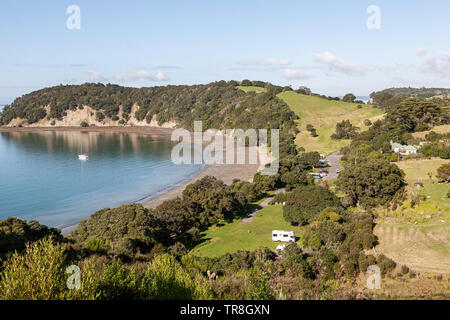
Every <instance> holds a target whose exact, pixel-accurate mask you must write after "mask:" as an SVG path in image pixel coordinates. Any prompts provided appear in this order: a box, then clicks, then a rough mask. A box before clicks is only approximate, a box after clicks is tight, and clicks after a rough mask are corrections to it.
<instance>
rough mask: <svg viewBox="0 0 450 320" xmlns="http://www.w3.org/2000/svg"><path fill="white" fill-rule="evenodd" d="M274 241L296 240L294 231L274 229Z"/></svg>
mask: <svg viewBox="0 0 450 320" xmlns="http://www.w3.org/2000/svg"><path fill="white" fill-rule="evenodd" d="M272 241H277V242H295V235H294V231H283V230H273V231H272Z"/></svg>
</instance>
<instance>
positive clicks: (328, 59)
mask: <svg viewBox="0 0 450 320" xmlns="http://www.w3.org/2000/svg"><path fill="white" fill-rule="evenodd" d="M312 57H313V59H314V61H315V62H318V63H322V64H324V65H326V66H327V67H328V70H329V71H333V72H340V73H344V74H346V75H349V76H361V75H363V74H365V73H366V72H367V71H369V70H370V69H371V68H370V67H369V66H367V65H362V64H355V63H350V62H346V61H344V60H342V59H341V58H339V57H338V56H335V55H334V54H332V53H330V52H324V53H313V54H312Z"/></svg>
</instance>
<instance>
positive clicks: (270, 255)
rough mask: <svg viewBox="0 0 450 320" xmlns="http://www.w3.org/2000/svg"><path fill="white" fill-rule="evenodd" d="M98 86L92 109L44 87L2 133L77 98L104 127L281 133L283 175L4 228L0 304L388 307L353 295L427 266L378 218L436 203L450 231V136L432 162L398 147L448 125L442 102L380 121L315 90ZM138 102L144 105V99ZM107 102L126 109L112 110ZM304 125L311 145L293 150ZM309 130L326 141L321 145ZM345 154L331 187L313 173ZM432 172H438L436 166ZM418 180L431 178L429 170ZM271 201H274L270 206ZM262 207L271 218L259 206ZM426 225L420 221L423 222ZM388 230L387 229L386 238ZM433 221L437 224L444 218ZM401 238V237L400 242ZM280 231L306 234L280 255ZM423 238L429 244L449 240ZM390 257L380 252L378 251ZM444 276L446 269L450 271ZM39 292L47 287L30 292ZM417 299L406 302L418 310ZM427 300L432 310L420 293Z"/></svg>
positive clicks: (434, 140) (417, 104)
mask: <svg viewBox="0 0 450 320" xmlns="http://www.w3.org/2000/svg"><path fill="white" fill-rule="evenodd" d="M85 86H88V87H89V86H91V85H85ZM92 86H94V87H95V89H96V90H98V91H95V92H97V94H99V96H98V97H96V96H94V97H92V99H93V100H89V99H90V98H86V95H87V96H89V94H87V93H86V95H78V93H80V91H78V90H80V88H83V86H66V87H67V88H58V89H56V90H55V89H54V88H53V90H49V91H45V89H44V91H43V92H40V93H39V94H38V95H37V96H35V97H37V98H38V99H37V100H39V99H42V100H40V102H39V103H37V104H34V105H32V106H33V107H31V108H30V109H27V108H25V107H24V105H25V102H24V101H25V100H23V101H22V100H18V101H16V102H17V103H16V104H15V105H14V104H13V105H12V106H10V107H7V108H6V112H4V113H3V114H2V121H4V122H3V123H7V122H8V121H10V120H11V119H13V118H14V117H18V116H19V117H21V118H24V119H27V120H28V121H29V122H32V121H39V118H40V117H41V116H42V112H41V110H40V108H43V107H42V106H46V105H48V104H49V101H50V102H52V101H54V100H51V99H50V100H46V99H47V98H49V97H48V95H50V96H51V95H52V93H53V94H54V93H55V92H57V91H58V90H63V91H64V90H69V93H67V92H64V93H61V97H71V99H72V98H73V99H74V100H71V101H74V103H72V104H70V103H69V105H70V106H72V107H73V108H80V107H83V105H84V104H85V102H82V103H80V101H83V99H88V100H87V102H86V105H89V106H90V107H92V108H94V109H95V110H97V111H96V112H98V115H97V118H98V119H100V118H102V116H104V117H111V119H112V117H113V116H117V117H118V118H120V119H121V120H124V121H125V120H126V119H127V117H128V116H129V115H131V110H132V109H133V105H135V104H137V105H139V109H137V110H135V112H134V115H133V116H134V117H137V119H140V120H146V121H147V123H149V122H151V119H152V118H153V115H156V117H157V119H158V121H159V122H160V123H163V122H166V121H175V122H177V123H178V124H179V125H180V126H183V127H186V128H191V126H192V122H193V120H194V119H195V120H197V118H196V117H200V118H198V119H203V120H204V121H206V123H207V127H214V126H216V127H217V128H223V127H224V126H225V127H230V126H231V127H241V128H244V129H245V128H248V127H251V126H254V127H256V128H273V126H276V127H277V128H280V129H282V134H281V136H280V139H281V141H280V159H279V160H280V166H279V170H278V173H277V174H275V175H273V176H264V175H262V174H260V173H257V174H255V176H254V178H253V181H252V182H249V181H240V180H238V179H235V180H233V182H232V184H231V185H227V184H225V183H224V182H222V181H221V180H218V179H216V178H214V177H210V176H207V177H204V178H202V179H200V180H197V181H196V182H194V183H192V184H189V185H188V186H187V187H186V188H185V190H184V191H183V193H182V195H181V196H180V197H178V198H175V199H171V200H167V201H165V202H163V203H162V204H161V205H159V206H158V207H156V208H154V209H146V208H144V207H143V206H142V205H140V204H130V205H125V206H121V207H118V208H106V209H103V210H99V211H97V212H95V213H94V214H93V215H91V217H90V218H89V219H88V220H85V221H82V222H80V223H79V225H78V226H77V228H76V229H75V230H74V231H73V232H72V233H71V234H70V235H69V236H68V237H65V238H63V237H62V236H61V234H60V232H59V231H58V230H55V229H49V228H47V227H45V226H41V225H39V224H37V223H35V222H25V221H21V220H18V219H11V218H10V219H8V220H6V221H3V222H1V224H0V240H1V241H0V245H1V252H2V253H3V255H2V256H1V257H0V265H1V269H0V298H2V299H104V300H111V299H234V300H236V299H261V300H264V299H266V300H267V299H356V298H367V299H369V298H377V297H383V296H382V295H381V292H377V291H376V292H374V293H373V294H372V295H370V296H369V295H367V294H366V293H365V291H364V290H362V289H360V288H358V286H357V284H358V281H361V279H363V278H364V275H365V273H366V272H367V269H368V267H369V266H371V265H374V264H376V265H377V266H379V267H380V270H381V273H382V277H383V278H384V281H387V280H388V279H397V278H399V279H401V281H402V284H403V282H406V281H410V280H412V279H415V278H416V277H417V272H416V270H414V269H413V268H416V267H417V265H414V264H412V265H411V263H410V262H411V261H409V260H408V259H405V257H403V256H401V255H398V254H396V252H393V251H392V250H391V251H389V248H386V239H389V240H390V241H392V242H395V240H396V238H395V237H394V235H392V234H391V233H390V231H388V229H387V228H386V229H381V228H379V226H377V224H376V221H377V220H376V219H377V218H378V219H380V218H385V217H389V218H392V217H394V216H395V215H397V214H408V212H409V211H408V210H409V209H414V210H415V211H414V212H415V213H416V214H417V211H416V210H417V208H424V207H425V206H430V203H431V202H433V203H432V205H434V206H435V207H434V208H433V210H435V209H437V208H439V210H440V209H441V208H442V212H439V215H437V216H436V217H434V216H431V215H430V218H429V219H441V220H442V221H444V222H440V223H442V225H443V226H446V225H447V224H448V221H447V220H448V213H447V211H448V206H447V203H448V195H447V194H446V193H445V192H444V191H446V190H448V161H446V160H445V159H446V158H445V157H446V152H447V151H446V150H447V149H446V148H448V138H449V137H448V134H447V133H445V132H444V133H441V132H440V133H437V132H434V131H429V132H428V133H427V134H426V136H425V137H424V139H426V142H428V144H425V145H426V146H427V148H428V149H427V148H425V147H424V148H423V150H425V151H420V152H422V155H423V156H424V157H428V156H432V155H434V154H435V153H436V151H430V152H429V153H427V152H428V151H427V150H435V149H433V148H437V149H439V151H438V152H437V153H438V154H439V156H440V157H441V158H442V159H432V160H425V159H422V160H414V161H413V160H407V161H406V159H403V160H402V161H399V160H400V158H399V157H398V156H397V157H395V155H394V156H393V153H392V152H391V147H390V142H391V141H395V142H398V143H413V142H414V143H416V142H417V143H418V137H415V136H414V134H415V133H417V132H422V131H426V130H430V129H432V128H433V127H436V126H442V125H448V124H449V117H448V109H447V108H445V107H442V106H440V105H439V104H438V103H436V102H435V101H433V100H422V99H417V98H407V99H404V100H402V101H399V102H398V103H396V105H394V106H392V107H389V108H387V107H386V108H384V109H385V110H386V111H385V114H383V113H384V111H382V110H381V109H379V108H373V107H372V106H370V105H365V104H361V103H360V102H357V101H356V100H355V99H356V98H355V97H354V95H351V94H350V95H347V96H346V97H345V100H346V101H347V102H345V101H342V99H339V98H337V99H334V98H331V97H329V98H326V97H320V96H317V95H314V94H313V93H311V92H310V90H307V88H299V89H298V90H296V91H294V90H292V89H291V88H286V87H284V88H283V87H277V86H273V85H270V84H268V83H264V82H256V81H250V80H244V81H242V82H236V81H234V82H233V81H230V82H228V83H226V82H223V81H222V82H217V83H213V84H209V85H204V86H168V87H164V88H163V87H159V88H158V87H155V88H150V89H148V88H143V89H131V88H130V90H128V89H124V88H121V87H118V86H117V87H114V86H111V85H109V86H103V85H101V86H99V85H92ZM255 88H260V89H255ZM85 89H86V88H85ZM241 89H242V90H241ZM246 89H247V90H246ZM72 90H73V91H72ZM104 90H106V91H104ZM146 90H148V91H146ZM255 90H258V91H260V92H259V93H255V92H254V91H255ZM246 91H247V92H246ZM45 93H48V95H47V94H45ZM147 93H148V94H147ZM35 94H36V93H35ZM140 95H143V96H142V97H144V99H147V100H145V101H144V100H139V99H140V97H141V96H140ZM57 96H59V95H57ZM57 96H54V98H56V102H55V103H56V104H55V105H56V106H57V105H58V102H57V101H59V100H58V99H59V98H57ZM81 97H84V98H81ZM106 97H113V98H111V99H118V100H117V101H113V103H112V104H107V103H106V104H105V101H106V100H103V99H104V98H105V99H106ZM125 97H127V98H126V99H125ZM28 98H30V97H27V98H26V99H28ZM128 98H130V99H129V100H127V99H128ZM135 98H136V99H135ZM30 99H31V98H30ZM78 99H81V100H78ZM122 99H124V100H122ZM30 101H31V100H30ZM96 101H100V102H99V104H96V103H94V102H96ZM127 101H128V102H129V103H128V102H127ZM353 101H354V102H355V103H354V102H353ZM169 102H170V103H169ZM22 103H24V104H23V105H21V104H22ZM130 103H131V105H130ZM26 104H27V105H28V103H26ZM63 105H64V106H65V105H66V103H64V104H63ZM112 105H115V106H119V109H117V108H115V107H114V108H112V107H111V106H112ZM108 106H110V107H108ZM51 108H52V107H50V110H52V109H51ZM64 108H65V107H62V109H58V107H56V108H55V107H53V110H54V111H56V113H55V114H54V116H55V118H57V117H58V116H59V117H63V116H64V110H67V109H64ZM247 109H248V111H247ZM20 110H22V111H20ZM42 110H44V111H45V108H43V109H42ZM58 110H59V111H58ZM233 110H234V111H233ZM235 110H238V111H236V113H235ZM119 111H121V112H122V113H121V114H120V116H119V113H120V112H119ZM222 111H223V113H221V112H222ZM16 112H17V113H16ZM20 112H23V113H20ZM124 112H125V114H126V116H125V117H124V116H123V113H124ZM19 113H20V114H19ZM47 116H48V115H44V117H47ZM51 117H53V116H51ZM183 117H184V118H183ZM298 119H300V121H299V123H298V122H296V121H297V120H298ZM313 119H320V122H319V121H312V120H313ZM367 120H369V121H370V123H369V122H368V121H367ZM5 121H6V122H5ZM297 125H298V126H299V128H300V131H301V133H300V135H298V136H297V139H296V137H295V135H296V134H297V133H298V131H297ZM356 126H357V127H360V128H361V131H359V130H356ZM316 128H317V129H316ZM203 129H206V128H203ZM335 129H336V133H335V134H336V136H335V139H332V133H333V130H335ZM313 130H314V131H315V130H317V134H318V137H314V136H313V135H312V134H311V133H312V132H313ZM320 139H322V140H320ZM314 143H317V144H316V145H314ZM428 145H429V146H430V147H428ZM339 148H340V152H341V154H342V155H343V158H342V160H341V161H342V164H343V169H342V171H341V172H340V174H339V177H338V178H337V179H336V180H335V181H332V182H331V183H332V184H333V188H331V187H330V186H329V184H328V183H327V182H326V181H320V182H318V181H316V180H315V179H314V178H313V177H312V176H311V175H310V173H311V172H312V171H313V170H314V168H315V167H317V165H318V164H319V161H320V159H321V155H320V153H322V152H323V153H331V152H333V151H336V150H338V149H339ZM421 150H422V149H421ZM442 150H443V151H442ZM426 161H432V162H433V163H432V166H431V162H426ZM428 165H430V166H428ZM417 166H418V167H420V168H426V170H427V173H426V176H427V177H428V179H429V181H428V182H425V180H424V183H423V184H424V185H423V187H424V190H423V192H424V194H418V192H414V189H413V186H412V184H414V183H415V181H416V179H418V177H416V176H414V172H415V170H416V169H417V168H418V167H417ZM428 173H431V174H430V175H429V174H428ZM418 175H421V176H424V174H423V173H422V172H419V173H418ZM427 192H431V193H432V194H431V195H429V194H428V193H427ZM275 193H276V195H275ZM437 194H438V196H436V195H437ZM269 195H272V196H273V199H267V197H268V196H269ZM428 197H430V198H429V199H428ZM438 198H439V199H438ZM269 200H272V201H271V202H269ZM263 201H266V202H265V204H264V206H265V207H264V208H262V207H261V208H259V207H258V206H259V205H261V206H263V205H262V203H263ZM276 203H278V204H276ZM280 203H282V204H280ZM407 207H409V209H408V210H407ZM258 208H259V209H258ZM446 210H447V211H446ZM249 214H250V216H249ZM417 218H418V217H415V219H416V220H415V222H420V220H419V219H417ZM424 219H425V217H424ZM444 219H445V220H444ZM404 222H405V221H403V222H402V223H404ZM386 223H388V222H386V221H385V220H382V222H381V224H382V226H383V228H384V227H385V226H386ZM397 223H398V222H397ZM433 223H434V224H437V222H436V220H434V222H433ZM388 226H389V224H388ZM422 226H424V228H426V227H428V226H425V225H422ZM440 226H441V225H440ZM403 227H404V226H403V225H401V224H400V223H398V225H396V228H398V230H400V228H403ZM412 227H413V226H411V225H408V226H407V228H408V229H411V228H412ZM435 227H436V226H435ZM276 228H280V229H287V230H294V231H295V235H296V239H295V242H294V243H290V244H289V245H288V246H286V247H285V248H284V250H283V251H282V252H281V253H280V252H279V251H277V250H274V248H273V247H274V246H275V244H274V243H273V241H271V239H270V236H271V234H270V232H271V230H274V229H276ZM414 228H419V226H415V227H414ZM436 228H437V227H436ZM396 230H397V229H396ZM411 230H412V229H411ZM421 230H422V229H421ZM433 230H437V229H433ZM433 232H435V231H433ZM426 234H427V235H429V238H430V239H436V238H439V237H444V236H445V234H444V236H443V235H442V233H436V234H435V233H432V234H430V233H426ZM377 236H379V237H377ZM433 236H434V238H433ZM427 241H428V240H427ZM380 242H381V244H380ZM441 242H442V241H441ZM427 243H428V242H427ZM429 243H433V245H434V246H435V249H436V250H437V251H439V256H440V257H447V253H448V252H447V251H446V249H445V248H444V249H442V248H440V247H439V242H438V243H437V242H436V241H435V242H432V241H431V240H430V242H429ZM443 243H444V244H445V243H446V242H445V241H443ZM391 247H395V246H391ZM380 248H381V249H382V251H381V253H380V252H378V251H376V249H380ZM393 257H395V258H398V259H399V260H398V261H396V260H397V259H394V260H393V259H392V258H393ZM427 257H432V255H427ZM71 265H75V266H78V267H79V268H80V272H81V279H82V282H81V288H80V289H78V290H72V289H70V287H68V286H67V285H66V280H67V277H68V275H67V274H66V273H65V272H66V269H67V267H69V266H71ZM439 266H440V267H439V268H437V269H436V270H442V266H444V267H445V264H441V265H439ZM36 282H39V285H38V286H33V285H32V284H33V283H36ZM378 294H380V295H378ZM383 294H384V293H383ZM408 294H409V293H408ZM408 294H404V295H403V296H399V297H408V298H410V297H411V295H408ZM418 294H420V295H422V296H421V297H422V298H423V293H422V292H419V293H418ZM431 295H432V294H430V296H431ZM425 296H426V295H425Z"/></svg>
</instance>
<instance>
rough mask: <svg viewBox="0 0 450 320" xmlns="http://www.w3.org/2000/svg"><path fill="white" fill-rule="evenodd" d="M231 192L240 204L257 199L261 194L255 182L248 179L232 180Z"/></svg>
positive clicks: (243, 204)
mask: <svg viewBox="0 0 450 320" xmlns="http://www.w3.org/2000/svg"><path fill="white" fill-rule="evenodd" d="M231 192H232V193H233V196H234V198H235V199H237V200H238V201H239V203H240V205H241V206H245V205H246V204H248V203H250V202H254V201H257V200H259V199H261V197H262V196H263V193H262V191H261V190H260V189H258V188H257V187H256V185H255V184H253V183H251V182H248V181H240V180H239V179H237V180H234V181H233V184H232V185H231Z"/></svg>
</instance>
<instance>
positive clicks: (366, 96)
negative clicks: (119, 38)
mask: <svg viewBox="0 0 450 320" xmlns="http://www.w3.org/2000/svg"><path fill="white" fill-rule="evenodd" d="M231 80H235V81H242V80H244V79H242V80H236V79H231ZM250 80H251V81H260V80H258V79H250ZM215 81H230V80H215ZM261 81H262V80H261ZM212 82H214V81H212ZM265 82H268V81H265ZM85 83H92V82H84V83H80V84H73V83H71V84H64V83H62V85H83V84H85ZM94 83H96V82H94ZM208 83H211V82H208ZM270 83H271V84H273V85H278V86H282V85H280V84H276V83H273V82H270ZM103 84H104V85H106V84H107V83H103ZM110 84H112V85H118V86H122V87H133V88H151V87H156V86H168V85H171V84H166V85H153V86H145V85H144V86H127V85H124V84H121V83H113V82H111V83H110ZM204 84H207V83H194V84H176V85H204ZM59 85H61V83H59V84H55V85H50V86H48V87H42V88H36V89H30V90H29V91H27V92H24V93H23V94H21V95H20V96H17V97H15V98H13V99H12V101H10V102H6V103H5V102H1V103H0V112H1V110H2V109H3V107H4V106H6V105H11V104H12V103H13V102H14V100H16V99H17V98H20V97H21V96H22V95H26V94H29V93H32V92H35V91H39V90H42V89H45V88H51V87H56V86H59ZM300 86H301V85H300ZM300 86H296V87H292V89H293V90H296V89H298V87H300ZM392 88H396V89H399V88H414V89H421V88H426V89H450V87H448V88H447V87H408V86H399V87H386V88H383V89H381V90H377V91H382V90H386V89H392ZM377 91H372V92H370V93H369V94H367V95H359V94H358V93H357V92H352V91H348V92H345V93H343V94H340V95H330V94H327V93H324V92H316V91H314V90H312V92H313V93H316V94H320V95H325V96H331V97H339V98H342V97H344V96H345V94H347V93H353V94H354V95H355V96H356V99H358V100H363V101H364V102H366V103H367V101H368V100H369V99H370V94H371V93H373V92H377ZM366 100H367V101H366Z"/></svg>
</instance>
